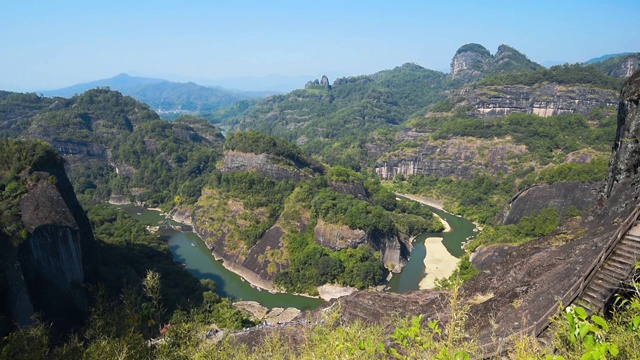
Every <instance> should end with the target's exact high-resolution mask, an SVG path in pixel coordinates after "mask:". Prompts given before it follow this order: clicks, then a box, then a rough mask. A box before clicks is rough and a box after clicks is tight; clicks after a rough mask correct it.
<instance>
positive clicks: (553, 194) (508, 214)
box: [498, 181, 603, 225]
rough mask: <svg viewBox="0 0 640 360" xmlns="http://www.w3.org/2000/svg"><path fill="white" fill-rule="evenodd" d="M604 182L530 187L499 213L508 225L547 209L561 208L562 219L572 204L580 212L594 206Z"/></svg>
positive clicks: (573, 182)
mask: <svg viewBox="0 0 640 360" xmlns="http://www.w3.org/2000/svg"><path fill="white" fill-rule="evenodd" d="M602 185H603V183H602V182H598V183H582V182H576V181H571V182H563V183H556V184H543V185H536V186H532V187H530V188H527V189H525V190H523V191H521V192H519V193H518V194H516V195H515V196H514V197H513V198H512V199H511V201H509V203H508V204H507V206H506V207H505V209H504V210H503V212H502V213H501V214H500V215H499V216H498V221H499V222H502V223H503V224H505V225H508V224H515V223H518V222H519V221H520V220H521V219H522V218H523V217H525V216H531V215H536V214H538V213H540V212H541V211H542V210H544V209H546V208H554V209H556V210H558V214H559V215H560V218H562V217H563V216H564V214H565V212H566V211H567V209H568V208H569V207H570V206H575V207H576V208H577V209H578V210H580V211H585V210H588V209H590V208H591V207H593V206H594V205H595V203H596V200H597V198H598V195H599V190H600V189H601V188H602Z"/></svg>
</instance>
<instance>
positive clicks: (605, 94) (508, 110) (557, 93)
mask: <svg viewBox="0 0 640 360" xmlns="http://www.w3.org/2000/svg"><path fill="white" fill-rule="evenodd" d="M451 97H452V98H460V97H462V98H464V101H461V102H459V103H458V104H456V107H462V106H471V107H472V110H471V112H470V115H472V116H474V117H478V118H483V119H491V118H497V117H500V116H505V115H509V114H512V113H522V114H534V115H538V116H542V117H549V116H555V115H560V114H588V113H590V112H591V110H593V109H594V108H596V107H604V106H616V105H617V103H618V101H617V95H616V92H615V91H613V90H607V89H597V88H592V87H586V86H564V85H558V84H553V83H551V84H543V85H541V86H538V87H531V86H524V85H510V86H475V87H465V88H462V89H460V90H458V91H456V92H455V93H454V94H453V95H452V96H451Z"/></svg>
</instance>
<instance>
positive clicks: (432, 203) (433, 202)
mask: <svg viewBox="0 0 640 360" xmlns="http://www.w3.org/2000/svg"><path fill="white" fill-rule="evenodd" d="M396 195H400V196H402V197H406V198H407V199H411V200H413V201H415V202H419V203H420V204H423V205H427V206H431V207H433V208H436V209H439V210H442V211H445V210H444V209H443V208H442V202H440V201H438V200H435V199H432V198H428V197H425V196H418V195H408V194H401V193H396ZM433 215H435V216H436V217H437V218H438V219H440V222H441V223H442V225H444V231H443V232H450V231H451V226H450V225H449V223H448V222H447V220H445V219H443V218H442V217H440V216H438V214H435V213H434V214H433Z"/></svg>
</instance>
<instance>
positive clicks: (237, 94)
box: [40, 74, 276, 113]
mask: <svg viewBox="0 0 640 360" xmlns="http://www.w3.org/2000/svg"><path fill="white" fill-rule="evenodd" d="M103 86H107V87H109V88H110V89H111V90H117V91H120V92H121V93H122V94H123V95H128V96H131V97H133V98H135V99H136V100H139V101H142V102H144V103H147V104H149V106H150V107H151V109H153V110H156V111H159V112H161V113H187V112H201V111H212V110H215V109H217V108H220V107H223V106H227V105H231V104H233V103H235V102H237V101H240V100H244V99H249V98H261V97H266V96H269V95H273V94H275V93H276V92H274V91H235V90H227V89H224V88H222V87H219V86H216V87H208V86H202V85H198V84H196V83H193V82H188V83H178V82H171V81H167V80H163V79H155V78H146V77H137V76H129V75H127V74H120V75H117V76H114V77H112V78H109V79H102V80H96V81H91V82H87V83H82V84H76V85H72V86H69V87H66V88H62V89H57V90H49V91H42V92H40V93H42V94H43V95H44V96H61V97H67V98H68V97H72V96H73V95H75V94H81V93H83V92H85V91H87V90H90V89H95V88H97V87H103Z"/></svg>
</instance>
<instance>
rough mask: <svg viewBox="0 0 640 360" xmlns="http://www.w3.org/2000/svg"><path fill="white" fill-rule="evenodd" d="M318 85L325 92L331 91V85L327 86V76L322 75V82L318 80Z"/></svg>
mask: <svg viewBox="0 0 640 360" xmlns="http://www.w3.org/2000/svg"><path fill="white" fill-rule="evenodd" d="M320 85H322V87H323V88H325V89H327V90H331V85H329V78H328V77H327V75H322V80H320Z"/></svg>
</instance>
